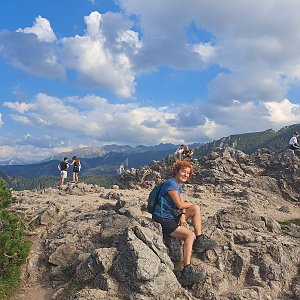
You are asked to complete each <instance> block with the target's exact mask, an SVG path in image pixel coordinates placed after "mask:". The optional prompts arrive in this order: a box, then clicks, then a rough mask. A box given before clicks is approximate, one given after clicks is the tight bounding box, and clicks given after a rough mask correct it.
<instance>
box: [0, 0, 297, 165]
mask: <svg viewBox="0 0 300 300" xmlns="http://www.w3.org/2000/svg"><path fill="white" fill-rule="evenodd" d="M299 11H300V1H299V0H285V1H281V0H268V1H258V0H244V1H240V0H227V1H223V0H184V1H182V0H180V1H179V0H151V1H148V0H115V1H114V0H43V1H41V0H26V1H22V0H3V1H1V9H0V161H5V160H11V159H16V160H18V161H21V160H24V161H27V162H29V161H39V160H42V159H44V158H46V157H49V156H51V155H53V154H55V153H60V152H65V151H71V150H74V149H78V148H81V147H87V146H89V147H98V146H103V145H107V144H118V145H125V144H126V145H131V146H136V145H140V144H143V145H155V144H159V143H174V144H180V143H188V144H190V143H193V142H209V141H212V140H216V139H219V138H221V137H223V136H228V135H231V134H238V133H245V132H254V131H263V130H267V129H269V128H272V129H274V130H278V129H280V128H282V127H283V126H287V125H291V124H295V123H300V122H299V121H300V118H299V113H300V99H299V94H300V51H299V49H300V32H299V28H300V18H299Z"/></svg>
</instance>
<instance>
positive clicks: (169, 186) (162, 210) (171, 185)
mask: <svg viewBox="0 0 300 300" xmlns="http://www.w3.org/2000/svg"><path fill="white" fill-rule="evenodd" d="M168 191H178V196H179V197H180V194H181V192H182V186H181V185H179V184H178V183H177V181H176V179H175V178H171V179H169V180H167V181H166V182H165V183H164V185H163V186H162V188H161V190H160V193H159V200H158V202H157V205H156V207H155V210H154V212H153V214H154V215H156V216H157V217H160V218H164V219H173V220H174V219H176V217H175V216H173V215H172V213H171V212H170V211H168V209H167V208H169V209H178V207H177V206H176V205H175V203H174V201H173V200H172V198H171V197H170V195H169V194H168Z"/></svg>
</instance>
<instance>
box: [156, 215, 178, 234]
mask: <svg viewBox="0 0 300 300" xmlns="http://www.w3.org/2000/svg"><path fill="white" fill-rule="evenodd" d="M152 219H153V220H154V221H155V222H157V223H160V224H161V227H162V231H163V235H170V234H171V233H172V232H174V231H175V230H176V229H177V227H178V226H179V225H178V222H179V218H178V219H164V218H160V217H157V216H156V215H152Z"/></svg>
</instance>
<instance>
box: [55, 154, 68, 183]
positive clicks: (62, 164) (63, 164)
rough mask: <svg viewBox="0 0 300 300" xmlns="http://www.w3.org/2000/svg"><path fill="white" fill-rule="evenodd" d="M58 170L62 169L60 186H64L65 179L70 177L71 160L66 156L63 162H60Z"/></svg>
mask: <svg viewBox="0 0 300 300" xmlns="http://www.w3.org/2000/svg"><path fill="white" fill-rule="evenodd" d="M57 168H58V170H60V181H59V186H60V187H61V186H63V184H64V180H65V179H66V178H67V177H68V169H69V162H68V158H67V157H65V158H64V160H63V161H62V162H60V163H59V164H58V166H57Z"/></svg>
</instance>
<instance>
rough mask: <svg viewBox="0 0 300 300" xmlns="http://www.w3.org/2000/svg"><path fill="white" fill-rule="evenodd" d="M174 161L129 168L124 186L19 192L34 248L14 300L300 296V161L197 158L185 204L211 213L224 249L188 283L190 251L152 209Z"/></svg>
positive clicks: (224, 155)
mask: <svg viewBox="0 0 300 300" xmlns="http://www.w3.org/2000/svg"><path fill="white" fill-rule="evenodd" d="M171 159H172V158H171V157H169V158H167V159H166V160H165V161H162V162H153V163H152V164H151V165H150V166H145V167H143V168H140V169H138V170H135V169H132V170H129V171H127V172H126V173H125V174H124V175H123V176H122V178H121V179H120V183H119V185H118V186H114V187H112V188H111V189H104V188H102V187H98V186H94V185H86V184H84V183H80V184H78V185H69V186H65V187H64V188H63V189H46V190H40V191H21V192H14V194H15V196H16V197H17V203H16V204H15V205H14V206H13V209H14V210H16V211H20V212H22V213H24V214H26V215H27V216H28V218H29V219H30V220H31V222H30V226H29V227H28V233H29V234H31V238H32V242H33V246H32V251H31V254H30V257H29V258H28V263H27V265H26V267H25V269H24V276H23V277H24V278H23V284H22V287H21V289H20V291H19V293H18V294H17V295H16V297H15V299H14V300H19V299H25V300H27V299H28V300H35V299H36V300H42V299H45V300H48V299H70V300H71V299H74V300H75V299H82V300H83V299H85V300H86V299H87V300H89V299H91V300H92V299H116V300H117V299H137V300H140V299H141V300H142V299H149V300H150V299H178V300H179V299H220V300H221V299H300V296H299V295H300V276H299V271H300V267H299V266H300V246H299V240H300V231H299V226H297V225H293V224H290V225H280V223H279V221H285V220H290V219H296V218H298V219H299V218H300V205H299V204H300V185H299V180H300V169H299V168H300V161H299V160H298V159H297V158H295V157H286V156H284V155H282V156H274V155H273V154H272V153H270V152H268V151H265V150H261V151H258V152H257V153H256V154H254V155H251V156H248V155H246V154H244V153H242V152H240V151H236V150H234V149H216V150H215V151H214V152H212V153H211V154H210V155H209V156H208V157H206V158H203V159H200V160H195V161H194V162H193V164H194V168H195V171H196V172H195V175H194V176H193V180H192V181H191V183H189V184H187V185H185V187H184V195H185V198H186V199H187V200H189V201H192V202H194V203H198V204H199V205H200V206H201V209H202V216H203V224H204V232H205V233H206V234H207V235H208V236H210V237H211V238H213V239H215V240H217V241H218V244H219V246H218V248H217V249H216V250H215V251H212V250H210V251H206V253H204V254H201V255H198V256H197V255H193V258H192V263H193V265H195V267H196V268H197V269H199V270H202V271H205V272H206V274H207V277H206V279H205V280H204V281H203V282H200V283H198V284H194V285H193V286H191V287H189V288H186V289H185V288H183V287H182V286H181V285H180V277H179V273H180V272H179V270H180V269H181V267H182V266H181V258H182V253H181V245H180V242H179V241H178V240H176V239H168V240H164V241H163V238H162V234H161V228H160V226H159V225H158V224H156V223H154V222H152V220H151V218H150V217H151V216H150V215H149V214H148V213H147V212H146V211H145V206H146V199H147V197H148V194H149V191H150V187H151V186H153V185H154V184H155V183H156V182H159V181H160V180H162V179H164V178H167V177H169V176H170V175H171V170H170V163H171Z"/></svg>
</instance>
